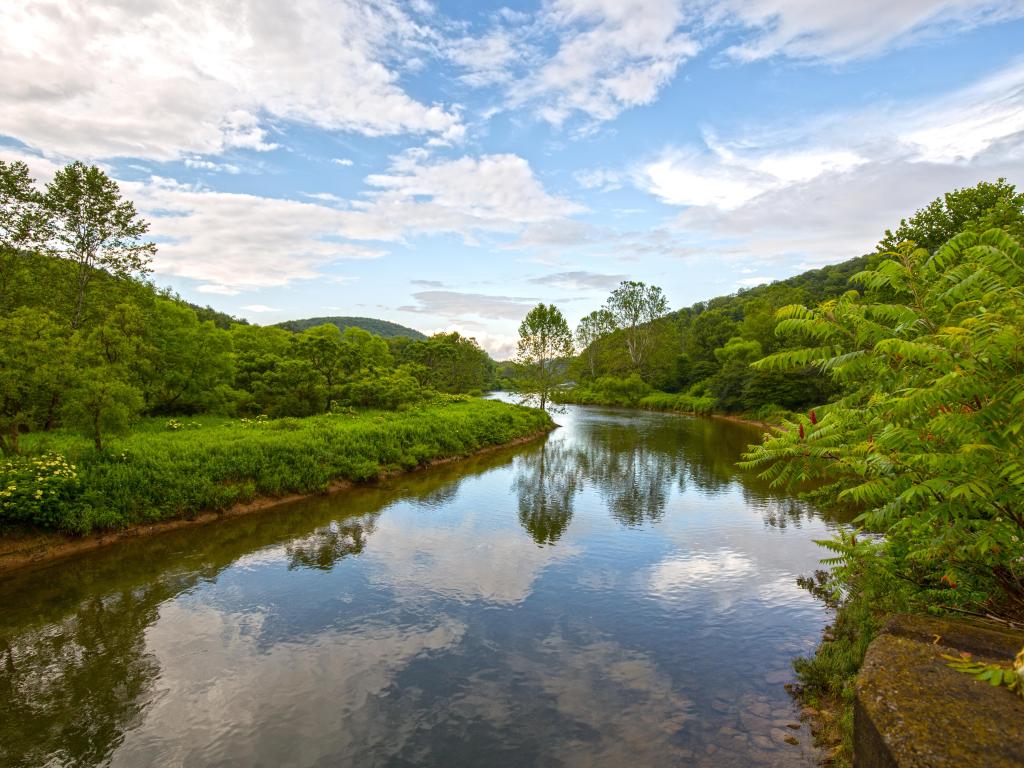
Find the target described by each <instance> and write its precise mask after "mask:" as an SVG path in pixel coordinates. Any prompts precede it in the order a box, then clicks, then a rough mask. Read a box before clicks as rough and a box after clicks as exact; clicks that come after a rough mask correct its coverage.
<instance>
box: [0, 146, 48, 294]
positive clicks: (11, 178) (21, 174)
mask: <svg viewBox="0 0 1024 768" xmlns="http://www.w3.org/2000/svg"><path fill="white" fill-rule="evenodd" d="M41 202H42V195H40V194H39V192H38V190H36V188H35V183H34V181H33V179H32V177H31V176H29V172H28V166H27V165H25V164H24V163H21V162H17V161H15V162H12V163H6V162H4V161H3V160H0V308H2V307H3V306H4V305H5V304H6V300H7V299H8V296H9V294H10V292H11V289H12V287H13V284H14V282H15V277H16V273H17V272H19V271H20V268H21V267H22V266H23V263H24V251H28V250H34V249H36V248H38V247H40V245H42V243H43V242H44V241H45V240H46V235H45V230H46V226H45V225H46V218H45V216H44V215H43V211H42V206H41Z"/></svg>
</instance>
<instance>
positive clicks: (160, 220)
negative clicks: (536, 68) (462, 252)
mask: <svg viewBox="0 0 1024 768" xmlns="http://www.w3.org/2000/svg"><path fill="white" fill-rule="evenodd" d="M15 154H16V153H15ZM18 156H19V157H20V156H23V155H18ZM368 183H369V184H370V185H371V188H372V189H371V192H370V193H368V194H367V196H366V197H365V198H364V199H356V200H346V199H344V198H341V197H338V196H336V195H333V194H330V193H309V194H306V195H305V197H307V198H309V200H308V201H297V200H285V199H277V198H268V197H260V196H257V195H246V194H238V193H229V192H216V191H212V190H209V189H206V188H202V187H192V186H187V185H183V184H179V183H177V182H175V181H173V180H170V179H163V178H159V177H152V178H150V179H149V180H148V181H147V182H124V183H122V189H123V191H124V192H125V195H126V196H128V197H130V198H132V199H134V200H135V202H136V205H137V207H138V208H139V210H140V211H141V212H142V214H143V215H144V216H145V217H146V218H147V219H149V221H150V223H151V230H150V234H151V235H152V236H153V237H154V239H156V241H157V244H158V246H159V251H158V253H157V256H156V258H155V259H154V264H153V266H154V269H155V270H156V272H157V273H158V274H159V275H162V276H174V277H184V278H189V279H192V280H199V281H202V283H203V284H204V285H206V286H215V288H212V289H211V288H209V287H207V288H206V289H205V290H206V292H213V291H216V292H220V293H222V294H224V295H229V294H228V293H227V292H228V291H229V290H233V291H238V290H242V289H253V288H265V287H277V286H283V285H287V284H289V283H291V282H294V281H296V280H309V279H315V278H322V277H323V269H324V268H325V267H327V266H329V265H330V264H332V263H334V262H337V261H342V260H350V259H375V258H378V257H380V256H383V255H384V253H385V251H384V250H382V249H381V248H380V247H379V245H374V246H369V245H364V244H360V243H361V242H365V241H384V242H398V241H402V240H405V239H406V238H410V237H415V236H418V235H422V234H435V233H454V234H458V235H460V236H461V237H463V238H464V239H466V240H467V241H470V242H472V241H473V240H474V238H475V236H476V234H477V233H479V232H497V233H502V232H506V233H517V232H519V231H521V230H523V229H524V228H525V227H526V226H528V225H530V224H531V223H534V222H548V221H561V220H563V219H562V217H564V216H567V215H570V214H573V213H576V212H577V211H581V210H583V209H582V207H581V206H578V205H577V204H575V203H573V202H571V201H569V200H566V199H564V198H560V197H555V196H552V195H550V194H548V193H547V192H546V191H545V190H544V188H543V186H542V185H541V184H540V182H539V181H538V180H537V179H536V178H535V177H534V175H533V173H532V171H531V170H530V166H529V164H528V163H527V162H526V161H525V160H523V159H522V158H520V157H517V156H515V155H492V156H484V157H482V158H472V157H463V158H460V159H456V160H449V161H441V162H430V161H429V160H428V158H427V157H426V156H425V155H420V154H417V153H413V154H411V155H409V154H407V155H403V156H401V157H400V158H398V159H397V160H396V161H395V164H394V165H393V167H392V169H391V171H390V172H389V173H387V174H378V175H376V176H371V177H369V179H368Z"/></svg>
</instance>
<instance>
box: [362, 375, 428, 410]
mask: <svg viewBox="0 0 1024 768" xmlns="http://www.w3.org/2000/svg"><path fill="white" fill-rule="evenodd" d="M426 394H427V392H426V391H425V390H424V389H423V387H421V386H420V383H419V381H417V380H416V377H415V375H413V371H412V370H410V367H409V366H406V365H402V366H399V367H398V368H396V369H394V370H392V371H378V372H375V373H373V374H370V373H366V374H364V375H363V376H359V377H357V378H355V379H354V380H353V381H351V382H350V383H349V384H348V385H347V386H346V387H345V395H344V401H345V403H346V404H348V405H356V406H361V407H364V408H383V409H385V410H392V411H393V410H395V409H397V408H399V407H401V406H403V405H408V404H410V403H415V402H416V401H418V400H422V399H423V398H424V396H425V395H426Z"/></svg>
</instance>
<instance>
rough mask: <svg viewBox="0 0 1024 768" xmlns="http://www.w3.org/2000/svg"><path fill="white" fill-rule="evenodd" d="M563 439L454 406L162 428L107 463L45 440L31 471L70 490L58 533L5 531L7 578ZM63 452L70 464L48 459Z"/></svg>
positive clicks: (121, 446)
mask: <svg viewBox="0 0 1024 768" xmlns="http://www.w3.org/2000/svg"><path fill="white" fill-rule="evenodd" d="M555 428H556V425H555V424H554V422H553V421H552V420H551V418H550V416H549V415H548V414H547V413H545V412H543V411H540V410H537V409H533V408H525V407H522V406H517V405H512V404H508V403H503V402H499V401H494V400H482V399H478V398H472V399H470V398H450V399H449V402H445V403H440V404H433V405H427V406H423V407H419V408H415V409H409V410H405V411H401V412H384V411H364V412H359V413H348V414H339V415H331V416H321V417H309V418H306V419H278V420H235V421H225V420H223V419H210V418H206V419H202V420H200V421H195V420H193V421H190V422H187V423H186V424H184V425H183V426H182V427H181V428H172V427H168V424H167V423H165V422H164V421H162V420H160V421H159V423H157V420H153V423H145V422H144V423H142V424H139V425H138V426H137V428H136V430H134V431H133V432H132V433H131V434H130V435H128V436H126V437H124V438H122V439H119V440H117V441H116V442H115V443H113V444H112V445H111V446H110V449H109V451H104V452H102V453H97V452H96V451H95V450H94V449H93V447H92V445H91V444H90V443H89V442H88V441H87V440H83V439H82V438H81V437H79V436H77V435H74V434H68V433H64V434H62V433H53V434H47V435H45V436H41V437H40V438H38V439H37V440H33V441H32V442H31V443H29V444H28V445H26V447H27V448H36V449H38V450H36V451H33V452H32V454H31V455H32V456H33V457H34V458H33V459H30V461H40V460H42V461H43V463H44V464H46V463H48V464H51V466H50V467H49V472H50V476H51V477H52V476H56V477H57V478H58V480H60V481H61V491H60V492H59V493H58V494H54V499H55V501H54V502H52V503H51V508H50V509H49V510H48V511H49V512H50V514H51V515H52V516H53V518H54V519H55V520H56V519H59V520H60V524H58V525H55V526H52V527H51V530H48V531H47V530H41V529H40V528H39V527H38V526H35V525H33V526H20V527H13V528H12V527H10V526H8V528H7V529H6V530H0V534H2V535H0V573H4V572H9V571H12V570H16V569H21V568H23V567H27V566H32V565H37V564H40V563H42V562H49V561H52V560H55V559H63V558H64V557H68V556H72V555H74V554H77V553H80V552H85V551H89V550H92V549H95V548H97V547H99V546H105V545H108V544H112V543H114V542H117V541H121V540H123V539H125V538H129V537H134V536H139V535H148V534H153V533H159V532H162V531H164V530H171V529H173V528H177V527H182V526H185V525H190V524H193V523H205V522H210V521H214V520H218V519H221V518H223V517H225V516H230V515H238V514H246V513H250V512H257V511H262V510H265V509H269V508H272V507H275V506H278V505H280V504H283V503H286V502H289V501H294V500H297V499H300V498H304V497H308V496H312V495H319V494H324V493H333V492H337V491H341V490H344V489H345V488H349V487H352V486H353V485H356V484H358V483H367V482H373V481H376V480H379V479H383V478H386V477H391V476H394V475H398V474H402V473H405V472H412V471H417V470H421V469H427V468H430V467H433V466H437V465H440V464H444V463H448V462H451V461H456V460H459V459H461V458H465V457H468V456H472V455H477V454H481V453H485V452H489V451H493V450H499V449H502V448H507V447H511V446H514V445H519V444H523V443H526V442H529V441H531V440H534V439H537V438H539V437H541V436H542V435H545V434H547V433H548V432H550V431H551V430H553V429H555ZM57 450H59V451H60V454H59V455H61V456H64V457H67V460H66V462H53V461H52V460H50V461H47V460H46V459H45V457H46V456H48V455H49V456H53V455H57V454H56V453H55V451H57ZM253 457H255V459H254V458H253ZM72 467H74V469H71V468H72ZM57 473H60V474H57ZM59 515H63V517H60V518H58V516H59Z"/></svg>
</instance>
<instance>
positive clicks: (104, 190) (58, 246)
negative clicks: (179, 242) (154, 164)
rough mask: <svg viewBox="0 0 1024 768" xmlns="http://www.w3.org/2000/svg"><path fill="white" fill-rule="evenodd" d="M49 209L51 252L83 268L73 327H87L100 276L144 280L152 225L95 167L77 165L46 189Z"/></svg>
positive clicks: (76, 285)
mask: <svg viewBox="0 0 1024 768" xmlns="http://www.w3.org/2000/svg"><path fill="white" fill-rule="evenodd" d="M43 209H44V211H45V213H46V216H47V219H48V221H49V225H50V249H51V250H52V251H53V253H54V254H55V255H57V256H60V257H61V258H64V259H67V260H68V261H70V262H72V263H73V264H75V265H76V266H77V269H75V270H74V272H73V277H72V285H71V301H70V310H69V322H70V325H71V328H72V329H77V328H78V327H79V326H81V324H82V321H83V319H84V316H85V312H86V308H87V297H88V291H89V285H90V283H91V282H92V280H93V278H94V277H95V276H96V273H97V271H98V270H105V271H106V272H109V273H110V274H111V275H113V276H115V277H118V278H128V277H131V276H134V275H144V274H146V273H148V272H149V263H150V261H151V260H152V257H153V254H154V253H155V252H156V245H155V244H153V243H151V242H147V241H145V240H143V236H144V235H145V234H146V232H148V231H149V224H148V223H147V222H146V221H144V220H143V219H142V218H141V217H140V216H139V215H138V213H137V212H136V211H135V205H134V204H133V203H132V202H131V201H130V200H124V199H122V198H121V191H120V189H118V186H117V183H116V182H115V181H114V180H113V179H111V178H110V177H109V176H107V175H106V174H105V173H104V172H103V171H101V170H100V169H99V168H97V167H96V166H95V165H85V163H82V162H74V163H71V164H70V165H68V166H66V167H64V168H63V169H62V170H60V171H57V173H56V174H55V175H54V177H53V181H51V182H50V183H49V184H47V186H46V194H45V195H44V197H43Z"/></svg>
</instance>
